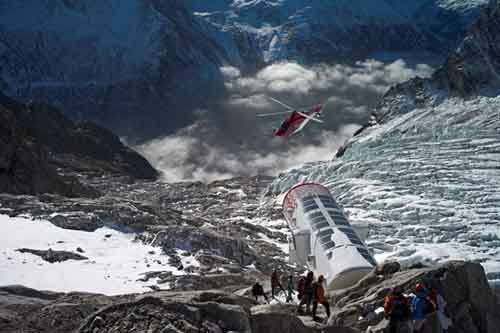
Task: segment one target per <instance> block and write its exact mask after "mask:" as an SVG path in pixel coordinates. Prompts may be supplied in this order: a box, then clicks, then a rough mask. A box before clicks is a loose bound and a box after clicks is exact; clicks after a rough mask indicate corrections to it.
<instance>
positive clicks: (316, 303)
mask: <svg viewBox="0 0 500 333" xmlns="http://www.w3.org/2000/svg"><path fill="white" fill-rule="evenodd" d="M318 303H320V302H318V301H316V300H314V301H313V318H316V310H318ZM320 304H321V305H323V306H324V307H325V310H326V316H327V317H328V318H330V303H328V302H327V301H324V302H321V303H320Z"/></svg>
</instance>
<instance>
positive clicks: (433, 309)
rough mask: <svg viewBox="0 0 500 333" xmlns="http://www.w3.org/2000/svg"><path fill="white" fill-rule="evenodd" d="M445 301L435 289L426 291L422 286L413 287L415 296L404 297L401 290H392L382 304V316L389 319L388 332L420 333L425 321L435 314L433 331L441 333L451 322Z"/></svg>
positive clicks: (420, 284)
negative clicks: (435, 326) (446, 311)
mask: <svg viewBox="0 0 500 333" xmlns="http://www.w3.org/2000/svg"><path fill="white" fill-rule="evenodd" d="M445 307H446V301H445V300H444V298H443V297H442V296H441V295H440V294H439V293H438V292H437V290H436V289H430V290H429V289H428V288H426V287H425V285H424V284H422V283H418V284H417V285H416V286H415V294H414V295H410V296H405V295H404V294H403V290H402V289H401V288H393V289H392V290H391V292H390V293H389V295H387V296H386V298H385V302H384V314H385V317H386V318H387V319H389V332H390V333H402V332H408V331H409V332H413V333H420V332H421V331H422V329H423V327H424V324H425V322H426V321H427V319H428V318H429V317H430V316H431V315H432V314H435V315H436V316H437V320H436V321H434V323H435V324H436V325H439V326H440V327H437V328H436V329H435V330H434V331H438V332H443V331H446V330H447V329H448V327H449V326H451V320H450V319H449V318H448V317H447V316H446V314H445V312H444V309H445Z"/></svg>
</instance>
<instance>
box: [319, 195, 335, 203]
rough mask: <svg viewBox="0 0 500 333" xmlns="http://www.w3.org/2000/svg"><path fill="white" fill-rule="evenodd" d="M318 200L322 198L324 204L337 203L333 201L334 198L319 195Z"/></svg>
mask: <svg viewBox="0 0 500 333" xmlns="http://www.w3.org/2000/svg"><path fill="white" fill-rule="evenodd" d="M318 198H320V199H321V201H322V202H333V203H335V201H334V200H333V198H332V197H328V196H326V195H318Z"/></svg>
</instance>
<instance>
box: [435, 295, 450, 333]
mask: <svg viewBox="0 0 500 333" xmlns="http://www.w3.org/2000/svg"><path fill="white" fill-rule="evenodd" d="M429 298H430V300H431V301H432V302H433V303H434V305H435V307H436V316H437V320H435V323H434V327H433V328H432V332H433V333H442V332H445V331H447V330H448V328H449V327H450V326H451V325H452V323H453V322H452V321H451V319H450V318H448V316H446V314H445V308H446V301H445V299H444V297H443V296H441V294H440V293H439V292H438V291H437V289H436V288H432V289H431V292H430V293H429Z"/></svg>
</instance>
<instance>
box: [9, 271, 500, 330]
mask: <svg viewBox="0 0 500 333" xmlns="http://www.w3.org/2000/svg"><path fill="white" fill-rule="evenodd" d="M392 271H393V270H392V269H389V270H386V269H382V270H379V271H374V272H373V273H372V274H371V275H369V276H367V277H366V278H365V279H364V280H362V281H360V282H359V283H358V284H357V285H356V286H354V287H352V288H350V289H348V290H344V291H343V292H341V293H339V294H337V295H335V297H334V302H333V303H334V305H335V311H334V313H333V314H332V317H331V318H330V320H329V323H328V324H324V323H317V322H313V321H312V320H311V319H310V318H308V317H304V316H297V313H296V307H295V306H294V305H290V304H273V305H258V304H257V303H255V302H254V301H253V299H250V298H246V297H242V296H237V295H236V294H231V293H227V292H222V291H216V290H206V291H186V292H151V293H146V294H140V295H127V296H114V297H106V296H103V295H92V294H78V293H69V294H58V293H51V292H44V291H37V290H33V289H29V288H25V287H21V286H11V287H3V288H0V332H11V333H14V332H56V333H57V332H81V333H85V332H92V333H97V332H130V331H137V332H146V331H147V332H152V333H154V332H174V333H176V332H193V333H194V332H207V333H219V332H241V333H244V332H245V333H250V332H252V333H268V332H285V333H286V332H289V333H297V332H299V333H315V332H317V333H319V332H324V333H357V332H358V333H359V332H364V331H365V330H366V328H367V327H368V326H371V327H372V328H370V329H371V331H372V332H383V329H384V327H385V324H384V323H385V322H384V320H383V318H381V316H382V315H381V314H379V315H376V314H374V315H373V316H367V315H366V309H368V308H370V309H375V308H377V307H379V306H381V305H382V304H383V299H384V296H385V295H386V293H387V292H388V290H389V288H391V287H394V286H401V287H403V288H405V290H406V291H408V292H409V291H410V290H411V289H412V288H413V286H414V284H415V283H416V282H420V281H423V282H425V283H427V284H428V285H429V286H434V287H437V288H440V290H441V293H442V295H443V296H444V297H445V298H446V301H447V302H448V307H447V313H448V314H449V315H450V317H451V318H452V320H453V326H452V327H451V328H450V330H449V331H448V332H450V333H466V332H467V333H471V332H472V333H473V332H477V333H495V332H497V331H498V330H497V328H498V327H499V326H498V325H499V324H500V313H499V312H498V306H499V304H498V299H497V298H496V296H495V295H494V294H493V292H492V291H491V289H490V288H489V286H488V284H487V281H486V278H485V275H484V271H483V270H482V268H481V266H480V265H479V264H472V263H463V262H453V263H449V264H447V265H444V266H442V267H437V268H420V269H409V270H404V271H399V272H395V273H391V272H392ZM384 272H385V273H388V274H386V275H381V273H384ZM320 315H322V316H323V315H324V314H323V313H321V314H320ZM360 317H361V319H360ZM366 318H370V319H366ZM431 324H432V320H430V321H429V325H431ZM374 327H378V331H377V330H373V328H374ZM424 332H431V331H430V330H429V328H428V327H426V328H425V330H424Z"/></svg>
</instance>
